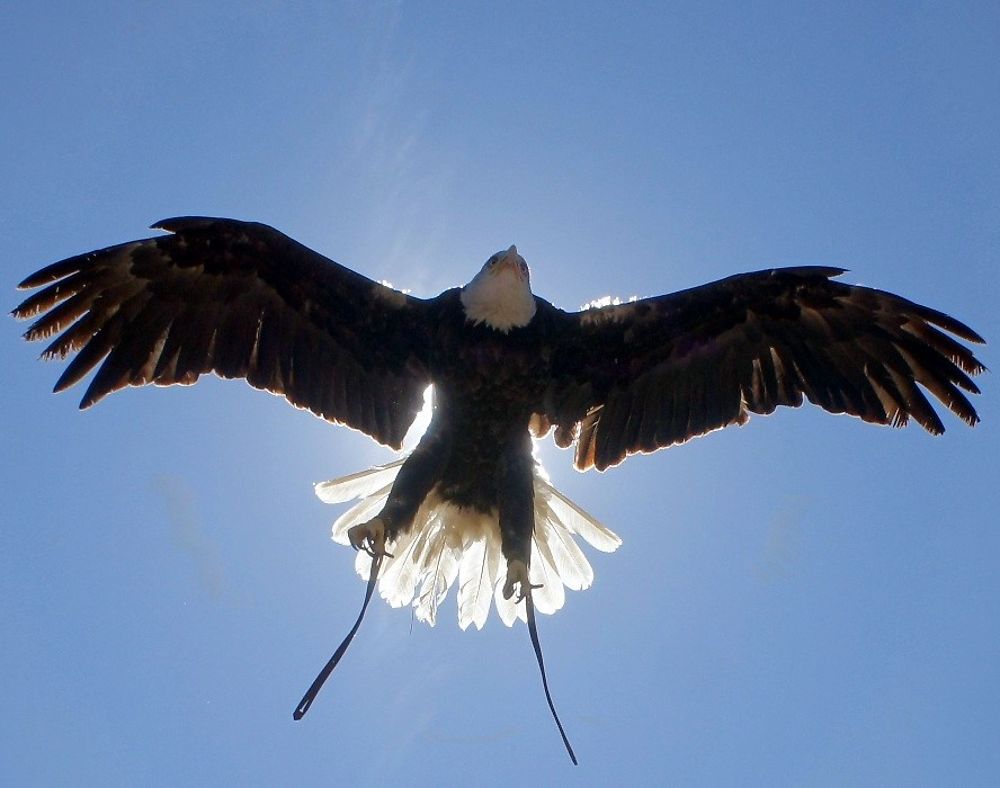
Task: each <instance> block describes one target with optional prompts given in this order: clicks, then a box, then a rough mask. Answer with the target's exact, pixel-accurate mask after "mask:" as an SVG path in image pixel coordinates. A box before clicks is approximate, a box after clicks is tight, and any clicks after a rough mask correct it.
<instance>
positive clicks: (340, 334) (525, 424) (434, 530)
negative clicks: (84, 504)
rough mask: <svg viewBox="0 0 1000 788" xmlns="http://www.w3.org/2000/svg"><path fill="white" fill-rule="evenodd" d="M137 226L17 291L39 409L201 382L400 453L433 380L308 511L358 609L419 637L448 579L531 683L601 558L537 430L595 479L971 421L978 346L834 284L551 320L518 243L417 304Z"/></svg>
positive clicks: (595, 533)
mask: <svg viewBox="0 0 1000 788" xmlns="http://www.w3.org/2000/svg"><path fill="white" fill-rule="evenodd" d="M155 227H156V228H158V229H162V230H165V231H167V234H166V235H160V236H157V237H154V238H148V239H144V240H140V241H134V242H131V243H125V244H120V245H117V246H112V247H108V248H106V249H102V250H99V251H95V252H91V253H89V254H84V255H79V256H77V257H72V258H69V259H67V260H63V261H61V262H58V263H54V264H53V265H50V266H48V267H46V268H43V269H42V270H40V271H38V272H37V273H35V274H33V275H31V276H29V277H28V278H27V279H25V280H24V281H23V282H22V283H21V285H20V286H21V287H22V288H41V289H40V290H38V291H37V292H36V293H34V294H33V295H31V296H30V297H29V298H27V299H26V300H25V301H24V302H23V303H22V304H21V305H20V306H19V307H17V309H15V310H14V315H15V316H17V317H19V318H33V317H34V318H37V319H36V321H35V322H34V324H32V325H31V327H30V328H29V329H28V331H27V333H26V334H25V337H26V338H27V339H30V340H39V339H50V338H51V340H52V341H51V343H50V344H49V346H48V348H47V349H46V350H45V351H44V353H43V356H45V357H47V358H52V357H59V358H65V357H67V356H73V358H72V360H71V361H70V363H69V364H68V366H67V367H66V369H65V371H64V372H63V374H62V376H61V377H60V378H59V381H58V382H57V383H56V387H55V388H56V391H60V390H62V389H65V388H68V387H70V386H72V385H74V384H75V383H77V382H79V381H80V380H81V379H82V378H84V377H85V376H86V375H87V374H88V373H90V372H91V371H93V370H95V369H96V374H95V375H94V377H93V379H92V380H91V382H90V384H89V386H88V388H87V390H86V393H85V394H84V396H83V400H82V402H81V407H89V406H90V405H93V404H94V403H96V402H98V401H99V400H100V399H101V398H103V397H104V396H106V395H107V394H109V393H111V392H113V391H116V390H117V389H120V388H123V387H125V386H137V385H143V384H146V383H155V384H158V385H170V384H174V383H180V384H190V383H194V382H195V381H196V380H197V379H198V377H199V376H200V375H202V374H203V373H206V372H214V373H215V374H217V375H219V376H221V377H224V378H245V379H246V380H247V382H248V383H250V385H252V386H254V387H256V388H260V389H266V390H268V391H271V392H274V393H276V394H280V395H282V396H284V397H285V398H286V399H287V400H288V401H289V402H291V403H292V404H293V405H295V406H297V407H300V408H307V409H308V410H310V411H312V412H313V413H315V414H316V415H317V416H320V417H322V418H323V419H326V420H327V421H330V422H333V423H337V424H344V425H347V426H349V427H352V428H354V429H356V430H360V431H361V432H364V433H365V434H367V435H369V436H371V437H372V438H373V439H375V440H376V441H378V442H379V443H382V444H385V445H387V446H389V447H392V448H394V449H399V448H400V447H401V444H402V440H403V437H404V435H405V434H406V432H407V429H408V428H409V426H410V425H411V423H412V422H413V420H414V419H415V417H416V415H417V413H418V412H419V411H420V409H421V406H422V403H423V394H424V391H425V389H426V388H427V387H428V386H430V385H432V386H433V413H432V417H431V421H430V424H429V426H428V428H427V431H426V432H425V433H424V435H423V437H422V438H421V439H420V442H419V443H418V444H417V446H416V448H415V449H414V450H413V451H412V452H410V453H409V454H408V455H407V456H406V457H405V458H404V459H402V460H400V461H398V462H396V463H393V464H392V465H391V466H386V467H384V468H379V469H372V470H371V471H366V472H362V473H360V474H355V475H352V476H351V477H348V478H347V479H344V480H337V481H334V482H329V483H326V484H325V485H319V486H318V489H317V493H318V494H319V495H320V496H321V497H323V498H324V499H325V500H330V501H344V500H350V499H353V498H360V499H361V501H360V503H359V504H357V505H356V506H355V507H354V508H353V509H352V510H351V511H349V512H348V513H347V514H346V515H345V516H344V517H342V518H341V519H340V520H339V521H338V524H337V526H336V527H335V538H339V539H340V540H342V541H346V542H349V543H350V544H352V545H353V546H354V547H355V548H358V549H361V550H362V551H363V552H361V553H359V564H358V568H359V571H360V572H362V574H367V575H368V576H369V589H368V597H370V595H371V591H372V588H373V587H374V585H375V584H376V582H379V587H380V589H381V591H382V594H383V595H384V596H385V597H386V598H387V599H388V600H389V601H390V602H391V603H393V604H410V603H411V602H412V603H413V604H414V606H415V607H416V609H417V614H418V616H419V617H420V618H422V619H423V620H426V621H429V622H430V623H433V622H434V620H435V617H436V611H437V607H438V604H439V603H440V601H441V600H442V599H443V598H444V596H445V594H446V593H447V591H448V588H449V587H450V586H451V585H453V584H454V583H455V581H456V580H458V582H459V618H460V623H461V624H462V626H463V627H465V626H468V624H469V623H474V624H476V626H478V627H481V626H482V625H483V623H484V622H485V619H486V617H487V615H488V613H489V609H490V606H491V601H492V603H494V604H496V606H497V608H498V612H499V613H500V615H501V618H502V619H503V620H504V621H505V622H506V623H508V624H510V623H512V622H513V620H514V618H515V617H518V616H519V617H521V618H524V619H526V620H527V621H528V623H529V630H530V633H531V636H532V642H533V644H534V646H535V650H536V655H537V656H538V658H539V664H540V665H541V652H540V649H539V647H538V643H537V634H536V631H535V624H534V606H535V604H537V606H538V609H539V610H541V611H543V612H552V611H553V610H555V609H557V608H558V607H560V606H561V604H562V594H563V586H564V585H565V586H567V587H570V588H585V587H586V586H587V585H589V583H590V581H591V579H592V576H593V575H592V572H591V570H590V565H589V563H588V562H587V560H586V558H585V557H584V556H583V554H582V552H581V551H580V550H579V548H578V547H577V545H576V542H575V540H574V537H575V536H581V537H583V538H584V539H585V540H586V541H588V542H589V543H590V544H592V545H593V546H596V547H598V548H599V549H604V550H611V549H614V548H615V547H616V546H617V545H618V544H619V540H618V538H617V537H616V536H615V535H614V534H613V533H611V532H610V531H609V530H608V529H606V528H604V527H603V526H602V525H600V524H599V523H597V522H596V521H595V520H594V519H593V518H592V517H590V516H589V515H587V514H586V513H585V512H583V510H581V509H580V508H579V507H577V506H576V505H575V504H573V503H572V502H570V501H569V500H568V499H566V498H565V497H564V496H562V495H561V494H560V493H558V492H557V491H556V490H554V488H552V486H551V485H550V484H548V482H547V480H546V479H545V478H544V476H543V474H542V472H541V470H540V468H539V467H538V466H537V465H536V463H535V461H534V459H533V456H532V442H531V440H532V435H534V436H536V437H541V436H542V435H544V434H546V433H548V432H549V431H550V430H554V437H555V441H556V443H557V444H558V445H560V446H562V447H569V446H574V447H575V465H576V467H577V468H579V469H580V470H587V469H589V468H597V469H598V470H604V469H606V468H609V467H611V466H613V465H616V464H618V463H620V462H622V461H623V460H624V459H625V458H626V457H628V456H629V455H630V454H635V453H639V452H651V451H655V450H656V449H659V448H663V447H667V446H671V445H673V444H676V443H682V442H684V441H686V440H688V439H690V438H693V437H695V436H698V435H702V434H705V433H707V432H710V431H712V430H715V429H719V428H721V427H725V426H727V425H730V424H743V423H745V422H746V421H747V419H748V418H749V415H750V414H751V413H756V414H768V413H771V412H772V411H774V410H775V408H777V407H778V406H779V405H790V406H798V405H801V404H802V401H803V397H805V398H806V399H808V400H809V401H810V402H812V403H814V404H816V405H819V406H820V407H822V408H824V409H825V410H828V411H830V412H833V413H848V414H850V415H853V416H858V417H860V418H862V419H864V420H865V421H868V422H872V423H876V424H890V425H893V426H903V425H905V424H906V423H907V421H908V420H909V419H910V418H913V419H914V420H915V421H917V423H919V424H920V425H921V426H922V427H923V428H924V429H926V430H927V431H928V432H931V433H933V434H938V433H941V432H943V431H944V425H943V423H942V422H941V419H940V417H939V416H938V414H937V413H936V412H935V410H934V407H933V406H932V405H931V402H930V401H929V399H928V397H927V396H926V395H925V393H924V392H928V393H929V394H930V395H932V397H933V398H936V399H937V400H938V401H939V402H940V403H942V404H943V405H944V406H945V407H946V408H947V409H948V410H950V411H952V412H953V413H954V414H955V415H956V416H958V417H959V418H960V419H962V420H963V421H964V422H966V423H967V424H969V425H974V424H975V423H976V422H977V421H978V416H977V414H976V411H975V409H974V407H973V406H972V404H971V403H970V401H969V399H968V397H967V396H966V395H967V394H969V393H972V394H975V393H978V391H979V390H978V389H977V387H976V385H975V383H974V382H973V381H972V379H971V376H974V375H976V374H978V373H980V372H982V371H983V369H984V368H983V366H982V364H981V363H980V362H979V361H978V360H977V359H976V358H975V356H974V354H973V353H972V351H971V350H970V349H969V347H967V346H966V345H965V344H963V343H962V342H961V341H959V340H965V341H966V342H971V343H981V342H982V341H983V340H982V338H981V337H980V336H979V335H978V334H977V333H976V332H975V331H973V330H972V329H971V328H969V327H968V326H966V325H965V324H963V323H961V322H959V321H958V320H956V319H954V318H952V317H949V316H948V315H945V314H943V313H941V312H938V311H936V310H934V309H930V308H928V307H925V306H921V305H919V304H916V303H913V302H912V301H908V300H906V299H905V298H901V297H900V296H896V295H893V294H891V293H887V292H884V291H881V290H875V289H871V288H866V287H859V286H854V285H848V284H844V283H842V282H839V281H836V277H838V276H839V275H841V274H842V273H844V272H843V271H842V270H841V269H838V268H827V267H817V266H809V267H797V268H779V269H772V270H766V271H757V272H754V273H746V274H738V275H736V276H732V277H729V278H727V279H722V280H720V281H717V282H713V283H711V284H707V285H703V286H701V287H695V288H691V289H689V290H683V291H680V292H677V293H673V294H670V295H663V296H657V297H654V298H645V299H640V300H636V301H631V302H629V303H624V304H617V305H607V306H602V307H597V308H592V309H586V310H583V311H579V312H566V311H563V310H562V309H559V308H557V307H555V306H553V305H552V304H550V303H549V302H548V301H545V300H544V299H542V298H539V297H538V296H536V295H534V294H533V293H532V292H531V287H530V275H529V271H528V267H527V265H526V263H525V261H524V258H523V257H521V256H520V255H519V254H518V252H517V249H516V248H515V247H513V246H512V247H510V248H509V249H508V250H506V251H503V252H498V253H497V254H495V255H493V256H492V257H490V259H489V260H488V261H487V262H486V264H485V265H484V266H483V268H482V270H481V271H479V273H477V274H476V276H475V277H474V278H473V279H472V280H471V281H470V282H469V283H468V284H467V285H465V286H464V287H462V288H454V289H450V290H446V291H445V292H443V293H441V294H440V295H438V296H436V297H434V298H430V299H420V298H414V297H412V296H410V295H406V294H404V293H401V292H399V291H397V290H394V289H392V288H390V287H387V286H385V285H382V284H379V283H377V282H374V281H372V280H370V279H368V278H366V277H364V276H362V275H361V274H358V273H356V272H354V271H351V270H349V269H347V268H345V267H343V266H341V265H339V264H337V263H335V262H333V261H332V260H329V259H327V258H325V257H323V256H322V255H320V254H318V253H316V252H314V251H312V250H310V249H308V248H307V247H305V246H303V245H301V244H299V243H297V242H296V241H294V240H292V239H291V238H288V237H287V236H285V235H283V234H282V233H280V232H278V231H277V230H274V229H272V228H270V227H267V226H266V225H262V224H256V223H248V222H241V221H235V220H231V219H213V218H198V217H188V218H176V219H169V220H166V221H163V222H160V223H159V224H157V225H155ZM956 337H957V339H956ZM74 354H75V355H74ZM368 597H366V603H365V604H366V605H367V598H368ZM358 624H360V617H359V620H358ZM357 626H358V625H355V628H354V629H353V630H352V632H351V635H350V636H349V637H348V639H347V641H345V643H344V644H343V646H342V648H341V649H338V653H337V654H336V655H335V658H334V659H332V660H331V663H330V664H328V666H327V669H326V670H325V671H324V673H323V674H321V676H320V677H319V678H318V679H317V683H315V684H314V687H313V688H311V690H310V693H311V694H310V693H307V697H306V698H304V699H303V703H302V704H300V707H299V709H298V710H297V712H296V714H297V715H298V716H301V714H302V713H304V711H305V709H307V708H308V705H309V703H311V700H312V697H313V696H314V695H315V692H316V691H318V689H319V685H321V684H322V679H324V678H325V676H326V675H327V674H328V672H329V670H332V666H333V665H335V664H336V661H337V660H338V659H339V657H340V655H341V654H342V653H343V650H344V649H346V646H347V643H349V642H350V638H351V637H353V634H354V632H355V631H356V630H357ZM543 681H545V677H544V669H543ZM546 695H547V697H548V687H547V683H546ZM549 703H550V707H551V699H549ZM553 714H554V710H553ZM557 723H558V719H557ZM560 732H562V729H561V726H560ZM563 738H564V742H566V746H567V749H569V744H568V742H567V741H566V739H565V735H564V736H563ZM570 753H571V755H572V750H570ZM574 760H575V759H574Z"/></svg>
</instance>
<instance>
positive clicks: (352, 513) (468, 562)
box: [315, 457, 621, 629]
mask: <svg viewBox="0 0 1000 788" xmlns="http://www.w3.org/2000/svg"><path fill="white" fill-rule="evenodd" d="M404 460H405V457H404V458H400V459H399V460H396V461H395V462H392V463H388V464H386V465H380V466H376V467H374V468H369V469H368V470H364V471H360V472H358V473H352V474H350V475H349V476H344V477H342V478H340V479H334V480H332V481H328V482H321V483H320V484H317V485H316V487H315V489H316V495H317V496H319V498H320V499H321V500H323V501H324V502H326V503H343V502H346V501H350V500H354V499H360V500H358V502H357V503H356V504H355V505H354V506H352V507H351V508H350V509H348V510H347V511H346V512H344V514H342V515H341V516H340V517H338V518H337V521H336V522H335V523H334V526H333V539H334V541H336V542H338V543H339V544H344V545H346V544H349V543H350V542H349V540H348V538H347V531H348V529H349V528H350V527H351V526H353V525H357V524H360V523H363V522H365V521H367V520H369V519H370V518H372V517H374V516H375V515H377V514H378V512H379V511H380V510H381V508H382V507H383V506H384V505H385V502H386V500H387V499H388V497H389V491H390V490H391V489H392V483H393V481H394V480H395V478H396V475H397V474H398V473H399V469H400V467H401V466H402V464H403V461H404ZM534 486H535V529H534V534H533V535H532V540H531V561H530V568H529V577H530V581H531V583H532V584H535V585H540V586H541V587H540V588H538V589H536V590H535V591H534V593H533V600H534V606H535V609H536V610H537V611H538V612H540V613H546V614H552V613H555V612H556V611H557V610H559V609H560V608H562V606H563V604H564V603H565V598H566V593H565V589H567V588H568V589H570V590H573V591H580V590H583V589H585V588H589V587H590V585H591V584H592V583H593V581H594V571H593V569H592V568H591V566H590V562H589V561H588V560H587V557H586V556H585V555H584V553H583V551H582V550H581V549H580V547H579V546H578V544H577V540H576V538H577V537H579V538H581V539H583V540H584V541H585V542H587V543H588V544H589V545H590V546H591V547H594V548H596V549H598V550H601V551H603V552H612V551H614V550H616V549H617V548H618V546H619V545H621V539H620V538H619V537H618V535H617V534H615V533H614V532H613V531H611V530H610V529H609V528H607V527H606V526H604V525H603V524H602V523H601V522H600V521H598V520H597V519H596V518H594V517H593V516H592V515H590V514H588V513H587V512H586V511H584V510H583V509H582V508H580V507H579V506H577V505H576V504H575V503H573V502H572V501H571V500H570V499H569V498H567V497H566V496H565V495H563V494H562V493H560V492H559V491H558V490H556V489H555V487H553V486H552V484H551V483H550V482H549V480H548V477H547V476H546V474H545V471H544V469H543V468H542V466H541V465H540V464H539V463H538V462H537V461H536V463H535V481H534ZM387 550H388V553H389V554H391V555H387V556H386V558H385V560H384V562H383V565H382V570H381V572H380V577H379V581H378V589H379V594H380V595H381V596H382V598H383V599H385V600H386V601H387V602H388V603H389V604H390V605H391V606H392V607H402V606H404V605H410V604H412V605H413V607H414V610H415V614H416V617H417V618H418V619H420V620H421V621H424V622H426V623H428V624H430V625H431V626H433V625H434V624H435V622H436V621H437V610H438V607H439V606H440V604H441V602H442V601H444V598H445V596H447V594H448V590H449V589H450V588H451V586H452V585H454V584H455V581H456V580H457V581H458V624H459V626H460V627H461V628H462V629H467V628H468V627H469V625H470V624H474V625H475V626H476V628H477V629H482V628H483V626H484V625H485V624H486V619H487V618H488V617H489V612H490V606H491V600H492V601H493V602H494V603H495V604H496V608H497V614H498V615H499V616H500V620H501V621H503V623H504V624H506V625H507V626H512V625H513V623H514V621H515V619H518V618H519V619H521V620H522V621H527V612H526V607H525V605H524V604H518V603H517V600H516V599H514V598H511V599H504V597H503V593H502V589H503V580H504V572H503V567H504V565H505V562H504V558H503V552H502V550H501V545H500V526H499V521H498V518H497V515H496V513H495V512H491V513H484V512H479V511H475V510H472V509H463V508H461V507H458V506H455V505H453V504H451V503H449V502H447V501H444V500H443V499H442V498H441V496H440V494H439V493H438V492H437V491H436V490H434V491H432V492H431V493H430V495H428V496H427V499H426V500H425V501H424V503H423V505H422V506H421V507H420V509H419V511H418V512H417V515H416V517H415V518H414V521H413V525H412V526H411V528H410V529H409V530H408V531H407V532H406V533H405V534H403V535H401V536H400V537H399V538H398V539H396V540H395V541H394V542H391V543H389V544H387ZM371 562H372V558H371V556H369V555H368V554H367V553H365V552H364V551H359V552H358V554H357V557H356V559H355V569H356V570H357V572H358V574H359V575H360V576H361V577H362V578H368V577H369V576H370V572H371Z"/></svg>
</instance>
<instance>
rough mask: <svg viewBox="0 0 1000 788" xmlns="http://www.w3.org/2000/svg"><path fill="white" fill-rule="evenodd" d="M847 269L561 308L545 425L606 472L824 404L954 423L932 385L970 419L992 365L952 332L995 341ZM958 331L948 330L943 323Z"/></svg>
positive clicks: (883, 418) (888, 418) (935, 424)
mask: <svg viewBox="0 0 1000 788" xmlns="http://www.w3.org/2000/svg"><path fill="white" fill-rule="evenodd" d="M842 273H843V270H842V269H839V268H824V267H817V266H809V267H799V268H779V269H774V270H768V271H758V272H755V273H749V274H739V275H737V276H732V277H729V278H727V279H722V280H720V281H718V282H713V283H711V284H707V285H703V286H701V287H696V288H692V289H689V290H683V291H680V292H678V293H674V294H672V295H665V296H659V297H655V298H646V299H642V300H639V301H634V302H630V303H625V304H618V305H614V306H606V307H601V308H596V309H587V310H584V311H582V312H574V313H565V312H559V311H558V310H554V325H555V326H556V327H555V329H554V335H555V338H554V344H553V348H552V376H551V383H550V386H549V388H548V391H547V393H546V398H545V402H544V410H545V412H544V413H543V414H539V415H540V416H543V417H544V418H543V419H542V424H543V426H548V425H554V426H555V427H556V436H555V437H556V442H557V443H558V444H559V445H562V446H568V445H569V444H570V443H572V442H573V441H574V440H575V441H576V443H577V447H576V458H575V463H576V466H577V467H578V468H580V469H581V470H585V469H587V468H591V467H595V468H597V469H598V470H604V469H606V468H608V467H610V466H612V465H616V464H618V463H619V462H621V461H622V460H624V459H625V457H626V456H628V455H630V454H635V453H637V452H651V451H655V450H656V449H659V448H662V447H665V446H670V445H672V444H675V443H681V442H683V441H686V440H688V439H689V438H693V437H695V436H697V435H703V434H704V433H706V432H709V431H711V430H715V429H718V428H720V427H725V426H727V425H729V424H742V423H744V422H745V421H746V420H747V418H748V417H749V414H750V413H761V414H766V413H771V412H772V411H774V409H775V408H776V407H777V406H778V405H791V406H798V405H801V404H802V397H803V395H805V397H806V398H808V399H809V401H810V402H813V403H815V404H816V405H819V406H820V407H822V408H824V409H826V410H828V411H831V412H833V413H849V414H851V415H853V416H858V417H860V418H862V419H864V420H865V421H869V422H874V423H878V424H892V425H894V426H902V425H904V424H905V423H906V422H907V420H908V417H910V416H912V417H913V418H914V419H915V420H916V421H917V422H919V423H920V425H921V426H923V427H924V428H925V429H926V430H928V431H929V432H931V433H934V434H937V433H940V432H943V431H944V426H943V425H942V423H941V420H940V419H939V418H938V416H937V414H936V413H935V412H934V408H933V407H932V406H931V405H930V403H929V402H928V401H927V398H926V397H925V396H924V395H923V393H921V391H920V389H919V388H918V387H917V385H916V384H920V386H923V387H924V388H925V389H927V390H928V391H929V392H930V393H932V394H933V395H934V396H935V397H937V398H938V399H939V400H940V401H941V402H942V403H943V404H944V405H946V406H947V407H948V409H949V410H951V411H952V412H953V413H955V414H956V415H957V416H958V417H959V418H961V419H962V420H963V421H965V422H966V423H968V424H970V425H972V424H975V423H976V422H977V421H978V420H979V417H978V416H977V414H976V411H975V409H974V408H973V407H972V405H971V404H970V402H969V400H968V399H967V398H966V396H965V395H964V394H963V393H962V391H961V390H962V389H964V390H965V391H968V392H973V393H978V391H979V389H978V388H976V385H975V384H974V383H973V382H972V380H971V379H970V377H969V375H975V374H977V373H979V372H982V371H983V369H984V367H983V365H982V364H981V363H980V362H979V361H978V360H977V359H976V358H975V356H974V355H973V354H972V352H971V351H970V350H969V348H967V347H965V346H964V345H962V344H961V343H959V342H957V341H956V340H954V339H952V338H951V337H950V336H948V335H947V334H946V333H945V332H949V333H951V334H955V335H957V336H958V337H961V338H962V339H965V340H967V341H969V342H977V343H981V342H983V339H982V337H980V336H979V335H978V334H977V333H976V332H975V331H973V330H972V329H971V328H969V327H968V326H966V325H964V324H963V323H961V322H959V321H958V320H955V319H954V318H952V317H949V316H948V315H945V314H942V313H941V312H938V311H936V310H934V309H930V308H928V307H925V306H921V305H919V304H915V303H913V302H911V301H907V300H906V299H904V298H901V297H899V296H896V295H893V294H891V293H886V292H884V291H881V290H873V289H870V288H866V287H858V286H852V285H847V284H843V283H840V282H835V281H832V277H835V276H838V275H840V274H842ZM940 329H944V331H942V330H940Z"/></svg>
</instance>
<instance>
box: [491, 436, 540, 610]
mask: <svg viewBox="0 0 1000 788" xmlns="http://www.w3.org/2000/svg"><path fill="white" fill-rule="evenodd" d="M534 463H535V461H534V458H533V457H532V456H531V438H530V437H529V436H528V434H527V433H525V434H524V435H519V436H517V437H516V438H514V439H513V440H511V441H510V442H509V443H508V445H507V446H506V447H505V448H504V451H503V453H502V455H501V457H500V466H499V474H498V479H497V484H498V490H497V508H498V510H499V515H500V546H501V549H502V550H503V554H504V558H506V559H507V578H506V580H505V581H504V585H503V595H504V598H505V599H510V598H511V597H512V596H513V595H514V594H515V593H516V594H517V601H518V602H520V601H521V600H522V599H524V598H525V597H526V596H528V595H529V594H530V593H531V589H532V588H537V587H538V586H532V585H531V583H530V582H529V580H528V566H529V565H530V563H531V535H532V533H533V532H534V530H535V480H534Z"/></svg>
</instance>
